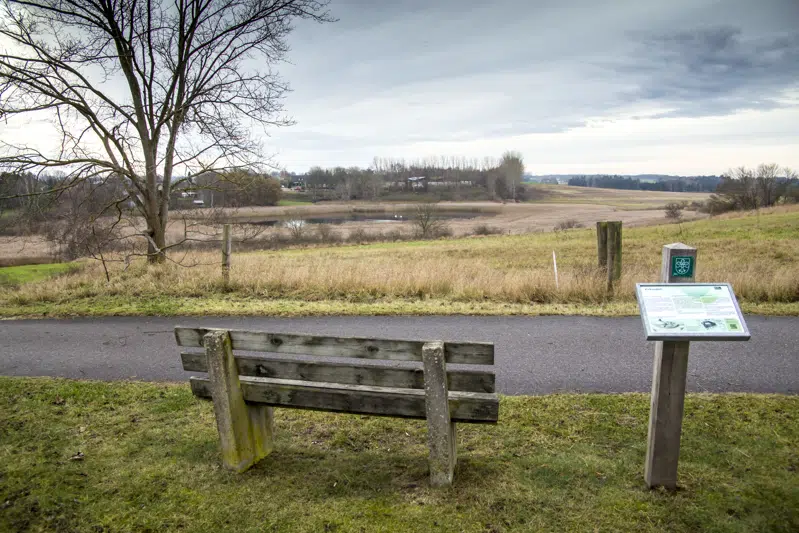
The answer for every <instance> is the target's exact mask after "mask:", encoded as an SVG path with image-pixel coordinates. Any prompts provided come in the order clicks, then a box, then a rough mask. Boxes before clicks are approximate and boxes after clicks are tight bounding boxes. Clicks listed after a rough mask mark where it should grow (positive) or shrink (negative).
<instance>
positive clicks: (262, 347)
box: [175, 326, 494, 365]
mask: <svg viewBox="0 0 799 533" xmlns="http://www.w3.org/2000/svg"><path fill="white" fill-rule="evenodd" d="M218 329H224V328H189V327H182V326H178V327H176V328H175V339H176V340H177V343H178V346H185V347H189V348H196V347H201V346H202V338H203V335H205V334H206V333H207V332H209V331H213V330H218ZM226 331H229V332H230V338H231V340H232V342H233V349H234V350H245V351H251V352H272V353H283V354H301V355H319V356H325V357H355V358H360V359H383V360H388V361H421V360H422V346H423V345H424V344H425V341H403V340H387V339H369V338H362V337H317V336H312V335H293V334H288V333H267V332H262V331H242V330H226ZM444 352H445V354H446V358H447V363H457V364H469V365H493V364H494V345H493V344H491V343H478V342H447V343H445V345H444Z"/></svg>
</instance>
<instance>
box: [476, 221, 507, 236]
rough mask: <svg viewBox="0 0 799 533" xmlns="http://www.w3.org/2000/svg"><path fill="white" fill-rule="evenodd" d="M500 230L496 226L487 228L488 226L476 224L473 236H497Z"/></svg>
mask: <svg viewBox="0 0 799 533" xmlns="http://www.w3.org/2000/svg"><path fill="white" fill-rule="evenodd" d="M500 233H502V229H501V228H498V227H496V226H489V225H488V224H478V225H477V226H475V227H474V234H475V235H499V234H500Z"/></svg>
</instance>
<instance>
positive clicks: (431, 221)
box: [412, 203, 446, 239]
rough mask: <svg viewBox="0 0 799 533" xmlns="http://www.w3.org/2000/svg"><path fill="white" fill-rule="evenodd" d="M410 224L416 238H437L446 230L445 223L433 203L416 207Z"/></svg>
mask: <svg viewBox="0 0 799 533" xmlns="http://www.w3.org/2000/svg"><path fill="white" fill-rule="evenodd" d="M412 222H413V226H414V228H415V230H416V234H417V236H418V237H419V238H422V239H432V238H435V237H438V236H440V235H441V234H442V233H444V232H445V230H446V223H445V222H444V220H443V219H442V218H441V216H440V214H439V212H438V206H437V205H436V204H433V203H425V204H419V205H417V206H416V210H415V212H414V214H413V220H412Z"/></svg>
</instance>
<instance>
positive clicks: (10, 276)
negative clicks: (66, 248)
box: [0, 263, 78, 286]
mask: <svg viewBox="0 0 799 533" xmlns="http://www.w3.org/2000/svg"><path fill="white" fill-rule="evenodd" d="M77 268H78V266H77V265H75V264H74V263H50V264H45V265H24V266H13V267H2V268H0V285H12V286H13V285H21V284H23V283H31V282H34V281H40V280H44V279H47V278H51V277H53V276H56V275H59V274H65V273H67V272H71V271H74V270H77Z"/></svg>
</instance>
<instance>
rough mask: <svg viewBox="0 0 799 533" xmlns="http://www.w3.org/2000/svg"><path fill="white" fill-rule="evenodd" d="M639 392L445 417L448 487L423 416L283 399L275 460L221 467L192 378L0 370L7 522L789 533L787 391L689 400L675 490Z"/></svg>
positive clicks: (20, 526) (17, 527) (792, 400)
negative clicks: (663, 470)
mask: <svg viewBox="0 0 799 533" xmlns="http://www.w3.org/2000/svg"><path fill="white" fill-rule="evenodd" d="M648 410H649V400H648V396H646V395H641V394H625V395H571V394H559V395H551V396H542V397H503V398H502V403H501V407H500V423H499V424H498V425H497V426H476V425H469V424H461V425H459V426H458V434H457V439H458V446H459V453H458V467H457V469H456V474H455V484H454V486H453V487H452V488H451V489H448V490H434V489H431V488H430V487H429V485H428V481H427V449H426V446H425V435H426V429H425V425H424V422H423V421H407V420H399V419H390V418H377V417H367V416H355V415H334V414H327V413H313V412H307V411H297V410H287V409H278V410H277V411H276V414H277V423H276V427H277V443H276V450H275V452H274V453H273V454H272V455H271V456H270V457H268V458H266V459H265V460H264V461H262V462H261V463H260V464H259V465H258V466H257V467H256V468H254V469H252V470H251V471H249V472H247V473H245V474H243V475H235V474H232V473H229V472H226V471H224V470H223V469H221V468H220V460H219V459H220V458H219V449H218V443H217V435H216V429H215V425H214V419H213V409H212V406H211V404H210V403H208V402H204V401H201V400H197V399H195V398H193V397H192V395H191V393H190V391H189V388H188V385H187V384H179V385H171V384H145V383H100V382H87V381H70V380H54V379H45V378H0V530H2V531H15V532H24V531H75V532H83V531H86V532H96V531H104V532H113V531H192V532H194V531H196V532H204V531H208V532H216V531H224V530H236V531H241V532H250V531H253V532H255V531H287V532H288V531H292V532H293V531H339V532H349V531H354V532H360V531H370V532H371V531H468V532H472V531H474V532H485V531H494V532H506V531H636V532H640V531H651V532H661V531H674V532H682V531H685V532H688V531H730V532H752V531H785V532H788V531H796V530H797V528H799V511H798V510H799V479H797V476H798V475H799V473H798V472H797V468H799V453H797V450H796V446H795V443H796V442H797V439H799V418H797V412H799V398H797V397H787V396H775V395H741V394H735V395H708V394H699V395H689V396H688V398H687V401H686V408H685V422H684V425H683V439H682V457H681V463H680V474H679V478H680V485H681V486H680V490H679V491H678V492H677V493H675V494H669V493H666V492H663V491H650V490H647V489H646V487H645V485H644V483H643V473H642V471H643V460H644V453H645V444H646V423H647V416H648Z"/></svg>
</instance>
